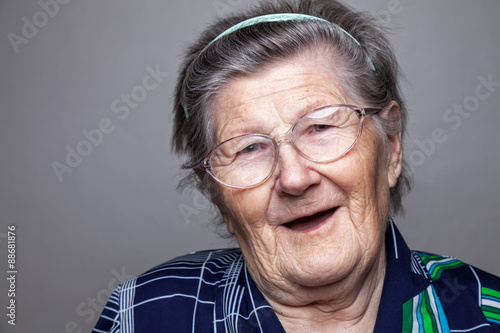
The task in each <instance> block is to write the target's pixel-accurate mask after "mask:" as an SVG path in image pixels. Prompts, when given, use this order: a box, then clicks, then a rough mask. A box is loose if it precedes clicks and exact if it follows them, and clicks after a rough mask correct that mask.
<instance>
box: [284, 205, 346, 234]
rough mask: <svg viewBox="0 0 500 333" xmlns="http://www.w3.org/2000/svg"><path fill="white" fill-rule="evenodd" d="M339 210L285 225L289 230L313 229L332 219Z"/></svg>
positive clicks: (321, 213)
mask: <svg viewBox="0 0 500 333" xmlns="http://www.w3.org/2000/svg"><path fill="white" fill-rule="evenodd" d="M337 208H338V207H335V208H332V209H329V210H325V211H323V212H319V213H316V214H314V215H311V216H304V217H301V218H298V219H296V220H293V221H290V222H288V223H285V224H283V225H284V226H285V227H287V228H289V229H292V230H296V231H303V230H308V229H312V228H314V227H316V226H318V225H320V224H322V223H323V222H325V221H326V220H327V219H328V218H330V216H332V215H333V214H334V213H335V211H336V210H337Z"/></svg>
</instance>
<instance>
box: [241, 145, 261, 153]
mask: <svg viewBox="0 0 500 333" xmlns="http://www.w3.org/2000/svg"><path fill="white" fill-rule="evenodd" d="M260 149H262V147H261V146H260V145H259V144H251V145H249V146H247V147H245V148H244V149H242V150H240V154H248V153H253V152H256V151H258V150H260Z"/></svg>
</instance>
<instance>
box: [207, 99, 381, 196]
mask: <svg viewBox="0 0 500 333" xmlns="http://www.w3.org/2000/svg"><path fill="white" fill-rule="evenodd" d="M331 107H348V108H350V109H352V110H353V111H356V112H359V113H360V116H358V118H359V119H358V122H359V131H358V135H357V137H356V139H355V140H354V142H353V143H352V145H351V146H350V147H349V148H347V150H346V151H345V152H344V153H342V154H341V155H340V156H338V157H336V158H334V159H331V160H327V161H319V160H315V159H312V158H310V157H309V156H307V155H306V154H305V153H304V152H302V151H301V150H300V149H299V148H298V147H297V146H296V145H295V143H294V142H293V140H292V137H291V134H292V132H293V130H294V129H295V127H296V126H297V124H298V123H299V121H300V120H301V119H303V118H304V117H306V116H307V115H310V114H312V113H314V112H317V111H320V110H323V109H327V108H331ZM380 111H382V109H381V108H373V107H367V108H361V107H358V106H355V105H350V104H330V105H326V106H322V107H320V108H317V109H314V110H312V111H309V112H307V113H305V114H303V115H302V116H300V117H299V118H298V119H297V121H295V123H294V124H293V125H292V126H291V127H290V129H289V130H288V131H286V132H285V133H283V134H281V135H278V136H270V135H266V134H262V133H247V134H242V135H237V136H235V137H232V138H229V139H227V140H224V141H222V142H221V143H219V144H217V145H216V146H215V147H214V148H213V149H212V150H210V152H209V153H208V154H207V155H206V156H205V158H204V159H203V162H202V163H201V165H202V167H203V169H204V170H205V172H206V173H208V174H209V175H210V177H212V178H213V179H214V180H215V181H216V182H218V183H220V184H222V185H225V186H228V187H231V188H235V189H249V188H254V187H257V186H259V185H262V184H263V183H265V182H266V181H267V180H268V179H269V178H270V177H271V176H272V174H273V173H274V170H275V169H276V165H277V164H278V159H279V145H280V143H281V142H282V141H286V142H288V143H289V144H290V145H291V146H292V148H293V149H294V150H295V151H296V152H297V153H298V154H299V155H300V156H302V157H303V158H305V159H306V160H308V161H311V162H314V163H321V164H324V163H331V162H334V161H337V160H339V159H341V158H342V157H344V156H345V155H347V153H349V152H350V151H351V150H352V149H353V148H354V146H355V145H356V143H357V142H358V141H359V138H360V137H361V134H362V132H363V123H364V120H365V118H366V116H369V115H372V114H375V113H377V112H380ZM246 136H260V137H263V138H266V139H269V140H270V141H271V142H272V143H273V145H274V161H273V166H272V167H271V169H270V171H269V174H268V175H267V176H266V177H265V178H264V179H263V180H262V181H260V182H258V183H257V184H254V185H248V186H238V185H231V184H227V183H225V182H223V181H222V180H220V179H218V178H217V176H215V174H214V173H213V171H212V168H211V166H210V162H209V160H210V158H211V156H212V154H213V153H214V152H215V151H216V150H217V149H218V148H219V147H220V146H222V145H223V144H225V143H226V142H228V141H231V140H233V139H237V138H243V137H246ZM277 139H279V140H277Z"/></svg>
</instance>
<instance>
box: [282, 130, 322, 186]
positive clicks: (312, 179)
mask: <svg viewBox="0 0 500 333" xmlns="http://www.w3.org/2000/svg"><path fill="white" fill-rule="evenodd" d="M282 143H288V144H282ZM278 155H279V157H278V165H277V166H276V169H277V173H278V174H277V178H276V188H277V190H278V191H279V192H280V193H281V194H289V195H292V196H299V195H301V194H303V193H304V192H305V191H306V190H307V189H308V188H309V187H311V186H313V185H316V184H318V183H319V181H320V180H321V176H320V174H319V173H318V172H317V171H316V170H314V169H312V168H310V167H309V166H308V165H311V162H309V161H308V160H306V159H305V158H304V157H302V156H301V155H300V154H299V152H298V151H297V150H296V147H295V146H294V145H293V144H292V143H291V142H290V140H288V139H282V140H280V141H279V142H278Z"/></svg>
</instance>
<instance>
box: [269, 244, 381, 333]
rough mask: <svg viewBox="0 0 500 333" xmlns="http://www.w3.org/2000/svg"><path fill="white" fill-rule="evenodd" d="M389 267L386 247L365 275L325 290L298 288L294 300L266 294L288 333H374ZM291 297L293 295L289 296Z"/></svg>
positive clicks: (350, 277) (353, 274) (351, 275)
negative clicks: (387, 266)
mask: <svg viewBox="0 0 500 333" xmlns="http://www.w3.org/2000/svg"><path fill="white" fill-rule="evenodd" d="M385 268H386V251H385V246H382V249H381V254H380V256H379V258H378V260H377V261H376V262H374V263H373V265H371V266H370V267H369V269H368V270H367V271H366V272H364V273H358V272H353V273H352V274H350V275H349V276H348V277H346V278H345V279H343V280H342V281H338V282H335V283H332V284H331V285H328V286H321V287H313V288H311V287H304V288H300V287H296V288H294V290H293V295H294V297H293V301H290V299H289V298H287V297H283V298H280V297H276V296H277V295H279V294H275V293H273V294H265V293H264V296H265V297H266V299H267V301H268V302H269V304H270V305H271V307H272V308H273V310H274V311H275V313H276V314H277V316H278V318H279V319H280V321H281V323H282V325H283V327H284V328H285V331H286V332H306V331H307V332H335V331H337V330H338V331H339V332H372V331H373V329H374V327H375V322H376V319H377V313H378V307H379V303H380V298H381V296H382V289H383V285H384V277H385ZM288 295H290V294H288Z"/></svg>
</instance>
